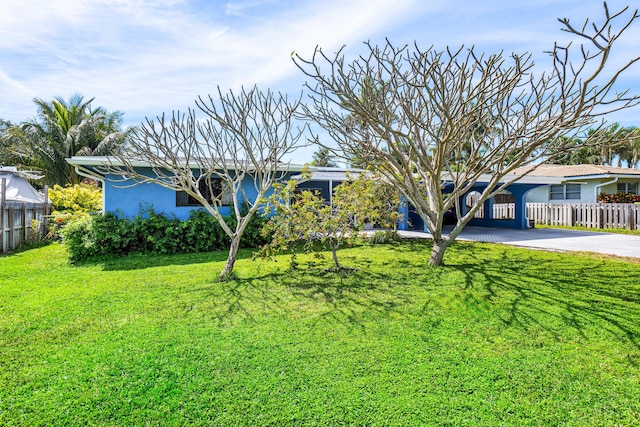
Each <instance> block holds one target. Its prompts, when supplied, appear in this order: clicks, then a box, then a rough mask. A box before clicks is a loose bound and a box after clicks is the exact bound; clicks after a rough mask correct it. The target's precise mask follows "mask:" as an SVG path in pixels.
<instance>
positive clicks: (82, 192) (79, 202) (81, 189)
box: [49, 183, 102, 216]
mask: <svg viewBox="0 0 640 427" xmlns="http://www.w3.org/2000/svg"><path fill="white" fill-rule="evenodd" d="M49 200H50V201H51V205H52V206H53V215H54V216H78V215H82V214H88V213H90V212H97V211H99V210H101V209H102V190H100V188H98V186H96V185H95V184H84V183H82V184H76V185H69V186H66V187H64V188H63V187H61V186H59V185H55V186H54V187H53V188H50V189H49Z"/></svg>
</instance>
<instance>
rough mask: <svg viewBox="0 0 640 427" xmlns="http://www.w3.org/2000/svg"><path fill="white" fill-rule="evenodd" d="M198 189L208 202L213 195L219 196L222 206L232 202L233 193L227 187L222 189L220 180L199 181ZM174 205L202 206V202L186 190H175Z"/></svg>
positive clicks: (211, 201)
mask: <svg viewBox="0 0 640 427" xmlns="http://www.w3.org/2000/svg"><path fill="white" fill-rule="evenodd" d="M198 189H199V190H200V194H202V195H203V196H204V197H205V198H206V199H207V200H208V201H209V202H210V203H213V199H214V198H215V197H218V198H221V204H222V206H229V205H231V204H232V203H233V194H232V192H231V191H229V190H228V189H225V191H223V189H222V180H221V179H217V178H212V179H211V183H210V185H209V183H207V182H206V181H205V180H202V181H200V183H199V187H198ZM176 206H202V204H201V203H200V202H199V201H198V200H196V199H195V198H194V197H193V196H191V195H190V194H189V193H187V192H186V191H176Z"/></svg>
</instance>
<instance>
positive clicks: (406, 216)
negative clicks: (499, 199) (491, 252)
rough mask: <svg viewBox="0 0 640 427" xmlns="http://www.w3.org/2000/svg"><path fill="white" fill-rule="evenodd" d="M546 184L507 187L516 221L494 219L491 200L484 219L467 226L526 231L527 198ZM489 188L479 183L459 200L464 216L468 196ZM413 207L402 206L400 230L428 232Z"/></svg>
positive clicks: (485, 208) (474, 220)
mask: <svg viewBox="0 0 640 427" xmlns="http://www.w3.org/2000/svg"><path fill="white" fill-rule="evenodd" d="M545 185H546V184H518V183H515V184H511V185H508V186H507V187H506V190H508V191H510V192H511V194H513V199H514V204H515V218H514V219H492V218H491V212H492V210H493V208H492V203H493V200H492V199H489V200H487V201H485V202H484V206H483V209H484V218H473V219H471V221H469V223H468V224H467V225H471V226H479V227H496V228H514V229H521V230H524V229H526V228H528V226H529V221H528V219H527V218H526V196H527V193H528V192H529V191H530V190H532V189H534V188H538V187H541V186H545ZM486 188H487V184H486V183H477V184H476V185H474V186H473V187H472V188H471V189H470V190H469V191H468V192H467V193H466V194H464V195H463V196H462V197H461V198H460V200H459V206H460V207H461V208H462V209H463V212H461V214H462V215H464V214H466V203H465V202H464V201H465V199H466V197H467V194H469V193H471V192H472V191H478V192H480V193H482V192H483V191H484V190H485V189H486ZM447 191H451V190H450V189H449V190H447V189H446V188H445V189H444V190H443V192H444V193H446V192H447ZM411 209H412V206H411V205H410V204H409V203H404V204H403V205H401V208H400V214H401V218H400V221H399V224H398V228H399V229H400V230H421V231H427V228H426V225H425V224H424V222H423V221H422V219H420V220H419V221H418V223H417V224H416V223H415V222H416V219H415V215H412V212H411ZM409 220H413V221H412V222H414V224H410V221H409Z"/></svg>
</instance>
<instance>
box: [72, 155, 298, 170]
mask: <svg viewBox="0 0 640 427" xmlns="http://www.w3.org/2000/svg"><path fill="white" fill-rule="evenodd" d="M65 160H66V162H67V163H69V164H70V165H72V166H85V167H98V168H108V167H110V166H111V167H124V166H125V164H124V163H123V162H121V161H120V160H118V158H116V157H109V156H73V157H71V158H68V159H65ZM129 165H130V166H132V167H136V168H150V167H153V165H152V164H151V163H150V162H148V161H146V160H132V161H130V162H129ZM227 166H228V168H229V169H231V170H233V169H235V165H233V164H228V165H227ZM189 167H190V168H193V169H198V168H200V164H199V163H198V162H195V161H191V162H189ZM303 169H304V165H300V164H296V163H281V164H280V165H279V166H278V170H279V171H281V172H301V171H302V170H303Z"/></svg>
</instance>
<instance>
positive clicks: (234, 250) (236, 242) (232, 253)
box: [219, 236, 240, 280]
mask: <svg viewBox="0 0 640 427" xmlns="http://www.w3.org/2000/svg"><path fill="white" fill-rule="evenodd" d="M239 247H240V236H234V237H232V238H231V245H230V246H229V256H228V257H227V262H226V263H225V265H224V268H223V269H222V273H220V277H219V279H220V280H226V279H228V278H229V276H230V275H231V272H232V271H233V265H234V264H235V263H236V257H237V256H238V248H239Z"/></svg>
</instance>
